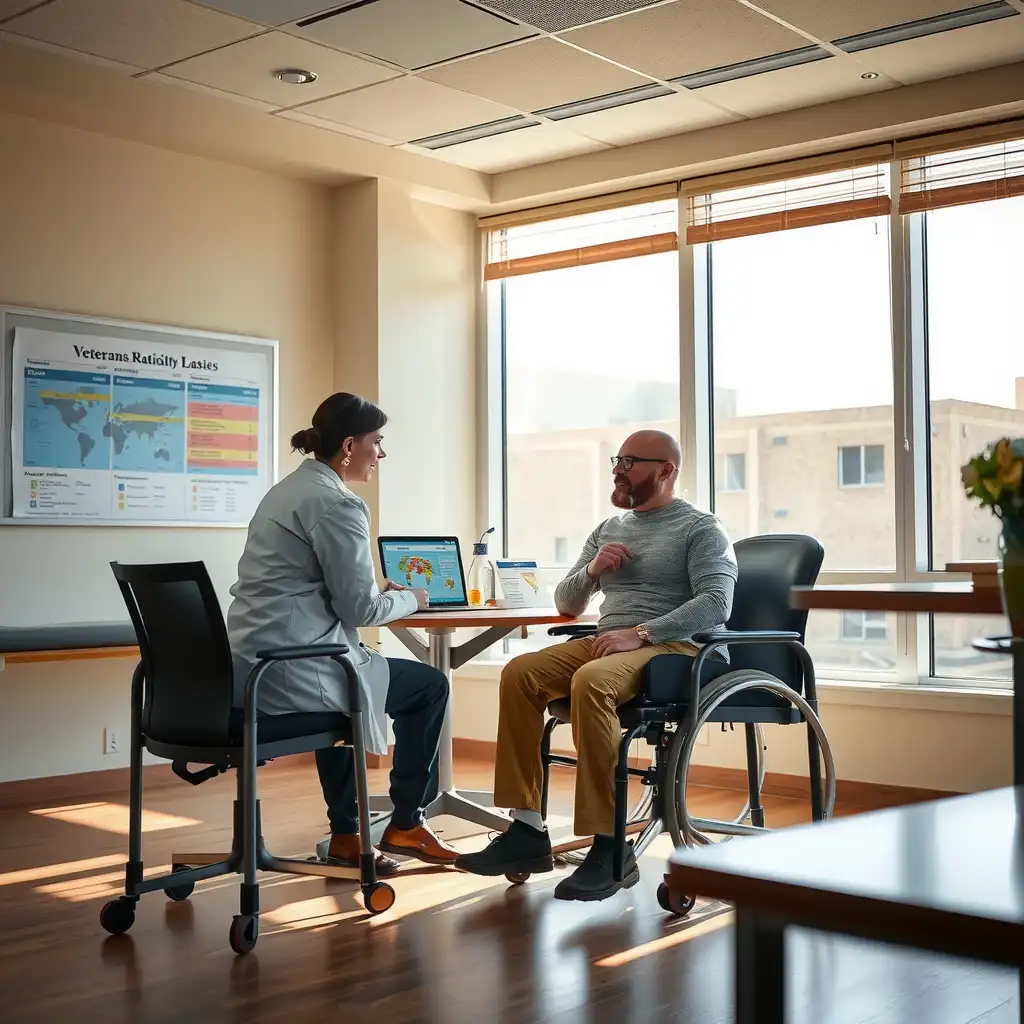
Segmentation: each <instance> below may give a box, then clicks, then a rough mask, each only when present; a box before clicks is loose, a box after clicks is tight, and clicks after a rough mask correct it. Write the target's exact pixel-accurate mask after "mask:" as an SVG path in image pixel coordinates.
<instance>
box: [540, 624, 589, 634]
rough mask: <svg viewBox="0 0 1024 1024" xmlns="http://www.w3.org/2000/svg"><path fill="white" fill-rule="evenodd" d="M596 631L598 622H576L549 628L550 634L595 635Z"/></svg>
mask: <svg viewBox="0 0 1024 1024" xmlns="http://www.w3.org/2000/svg"><path fill="white" fill-rule="evenodd" d="M596 632H597V624H596V623H593V622H590V623H585V622H574V623H572V624H571V625H569V626H552V627H551V628H550V629H549V630H548V636H573V637H579V636H593V635H594V634H595V633H596Z"/></svg>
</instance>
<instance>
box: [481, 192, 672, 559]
mask: <svg viewBox="0 0 1024 1024" xmlns="http://www.w3.org/2000/svg"><path fill="white" fill-rule="evenodd" d="M676 216H677V214H676V203H675V201H671V202H669V203H653V204H645V205H643V206H636V207H627V208H626V209H624V210H615V211H610V212H605V213H601V214H597V215H588V216H585V217H575V218H571V219H569V220H565V221H551V222H547V223H545V224H543V225H532V226H530V227H527V228H511V229H509V230H508V231H507V232H505V233H504V234H505V236H506V239H507V241H506V248H507V252H508V254H509V257H510V258H513V257H515V255H516V253H517V252H519V249H517V246H519V247H522V248H525V249H526V251H527V254H528V255H531V256H532V254H533V253H535V252H536V251H537V250H538V249H539V248H542V242H541V241H539V240H538V239H539V238H543V239H544V242H543V245H546V247H547V248H548V249H549V250H551V251H554V250H564V251H568V250H569V249H570V248H571V246H573V245H589V244H591V242H592V241H593V239H594V238H597V239H599V240H600V241H601V243H602V244H603V242H604V240H605V239H607V238H608V237H609V236H612V237H614V236H615V235H616V234H618V235H619V236H622V235H637V234H639V233H642V232H643V231H648V232H651V231H654V230H655V228H660V227H667V226H671V227H672V228H674V226H675V223H676ZM616 218H617V219H616ZM541 228H543V232H541V230H540V229H541ZM520 233H521V234H522V237H521V235H520ZM498 287H499V288H500V289H501V293H500V298H499V301H500V302H501V303H502V310H503V314H504V315H503V318H502V319H503V330H502V337H501V339H500V341H501V348H502V351H503V354H504V377H505V402H504V407H505V408H504V411H505V423H504V433H505V436H506V439H507V440H506V448H505V462H506V479H507V483H506V487H505V503H506V516H505V546H506V551H507V553H508V555H509V556H510V557H515V558H529V559H535V560H536V561H537V562H538V564H540V565H568V564H572V563H573V562H575V561H576V559H577V557H578V556H579V552H580V550H581V549H582V547H583V543H584V541H585V540H586V538H587V537H588V536H589V534H590V532H591V531H592V530H593V529H594V527H595V526H597V524H598V523H599V522H600V521H601V520H602V519H604V518H606V517H607V516H609V515H612V514H614V512H615V511H616V510H615V509H614V507H613V506H612V504H611V501H610V495H611V490H612V476H611V467H610V465H609V459H610V457H611V456H612V455H614V454H615V453H616V452H617V451H618V449H619V446H620V444H621V443H622V442H623V441H624V440H625V439H626V437H627V436H628V435H629V434H631V433H632V432H633V431H635V430H639V429H641V428H644V427H657V428H659V429H662V430H667V431H670V432H671V433H672V434H673V435H675V436H677V437H678V435H679V304H678V294H679V257H678V252H677V251H675V250H674V251H672V252H667V253H653V254H650V255H644V256H639V257H635V258H624V259H615V260H610V261H604V262H598V263H594V264H588V265H582V266H575V265H574V266H569V267H566V268H564V269H555V270H548V271H543V272H540V273H524V274H520V275H516V276H510V277H508V278H506V279H504V280H502V281H501V282H500V284H499V285H498ZM539 508H542V509H543V510H544V514H543V515H538V514H537V512H538V509H539Z"/></svg>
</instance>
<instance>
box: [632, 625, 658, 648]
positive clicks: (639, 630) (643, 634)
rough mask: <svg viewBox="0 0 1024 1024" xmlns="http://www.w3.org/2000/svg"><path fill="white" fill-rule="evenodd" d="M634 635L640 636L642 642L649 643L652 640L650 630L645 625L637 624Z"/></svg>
mask: <svg viewBox="0 0 1024 1024" xmlns="http://www.w3.org/2000/svg"><path fill="white" fill-rule="evenodd" d="M636 635H637V636H638V637H640V640H641V642H642V643H645V644H649V643H653V642H654V641H653V638H652V637H651V631H650V630H649V629H648V628H647V627H646V626H637V627H636Z"/></svg>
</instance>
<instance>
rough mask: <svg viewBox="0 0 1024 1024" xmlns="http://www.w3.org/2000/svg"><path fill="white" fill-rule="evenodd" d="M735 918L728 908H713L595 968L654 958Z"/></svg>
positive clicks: (604, 959) (607, 959) (612, 955)
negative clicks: (663, 951) (648, 957)
mask: <svg viewBox="0 0 1024 1024" xmlns="http://www.w3.org/2000/svg"><path fill="white" fill-rule="evenodd" d="M734 916H735V915H734V912H733V911H732V910H731V909H730V908H728V907H721V906H713V907H712V909H710V910H708V911H706V912H705V913H704V914H700V915H691V916H690V917H687V918H686V920H685V921H681V922H680V923H679V924H678V926H677V927H676V928H675V929H674V930H673V931H671V932H670V933H669V934H668V935H663V936H662V937H661V938H660V939H653V940H652V941H650V942H644V943H642V944H641V945H639V946H633V947H632V948H631V949H624V950H623V951H622V952H621V953H612V954H611V956H605V957H602V958H601V959H600V960H596V961H595V962H594V966H595V967H623V966H625V965H626V964H630V963H632V962H633V961H634V960H640V959H641V958H642V957H645V956H652V955H653V954H655V953H660V952H662V950H665V949H671V948H672V947H673V946H678V945H681V944H682V943H684V942H689V941H690V940H691V939H699V938H700V937H701V936H702V935H708V934H709V933H711V932H716V931H718V930H719V929H720V928H725V927H727V926H729V925H731V924H732V923H733V918H734Z"/></svg>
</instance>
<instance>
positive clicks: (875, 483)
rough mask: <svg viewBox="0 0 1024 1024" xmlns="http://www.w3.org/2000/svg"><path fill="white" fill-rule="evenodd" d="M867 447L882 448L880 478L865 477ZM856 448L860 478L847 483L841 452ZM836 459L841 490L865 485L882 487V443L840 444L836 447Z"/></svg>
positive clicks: (883, 459)
mask: <svg viewBox="0 0 1024 1024" xmlns="http://www.w3.org/2000/svg"><path fill="white" fill-rule="evenodd" d="M869 448H881V449H882V479H881V480H868V479H867V475H868V474H867V461H868V449H869ZM854 449H857V450H858V451H859V452H860V479H859V480H858V481H857V482H856V483H847V482H846V480H845V479H844V473H843V452H848V451H853V450H854ZM836 460H837V463H838V466H837V476H838V482H839V489H840V490H842V491H848V490H858V489H862V488H865V487H884V486H885V445H884V444H841V445H839V447H838V449H837V454H836Z"/></svg>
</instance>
